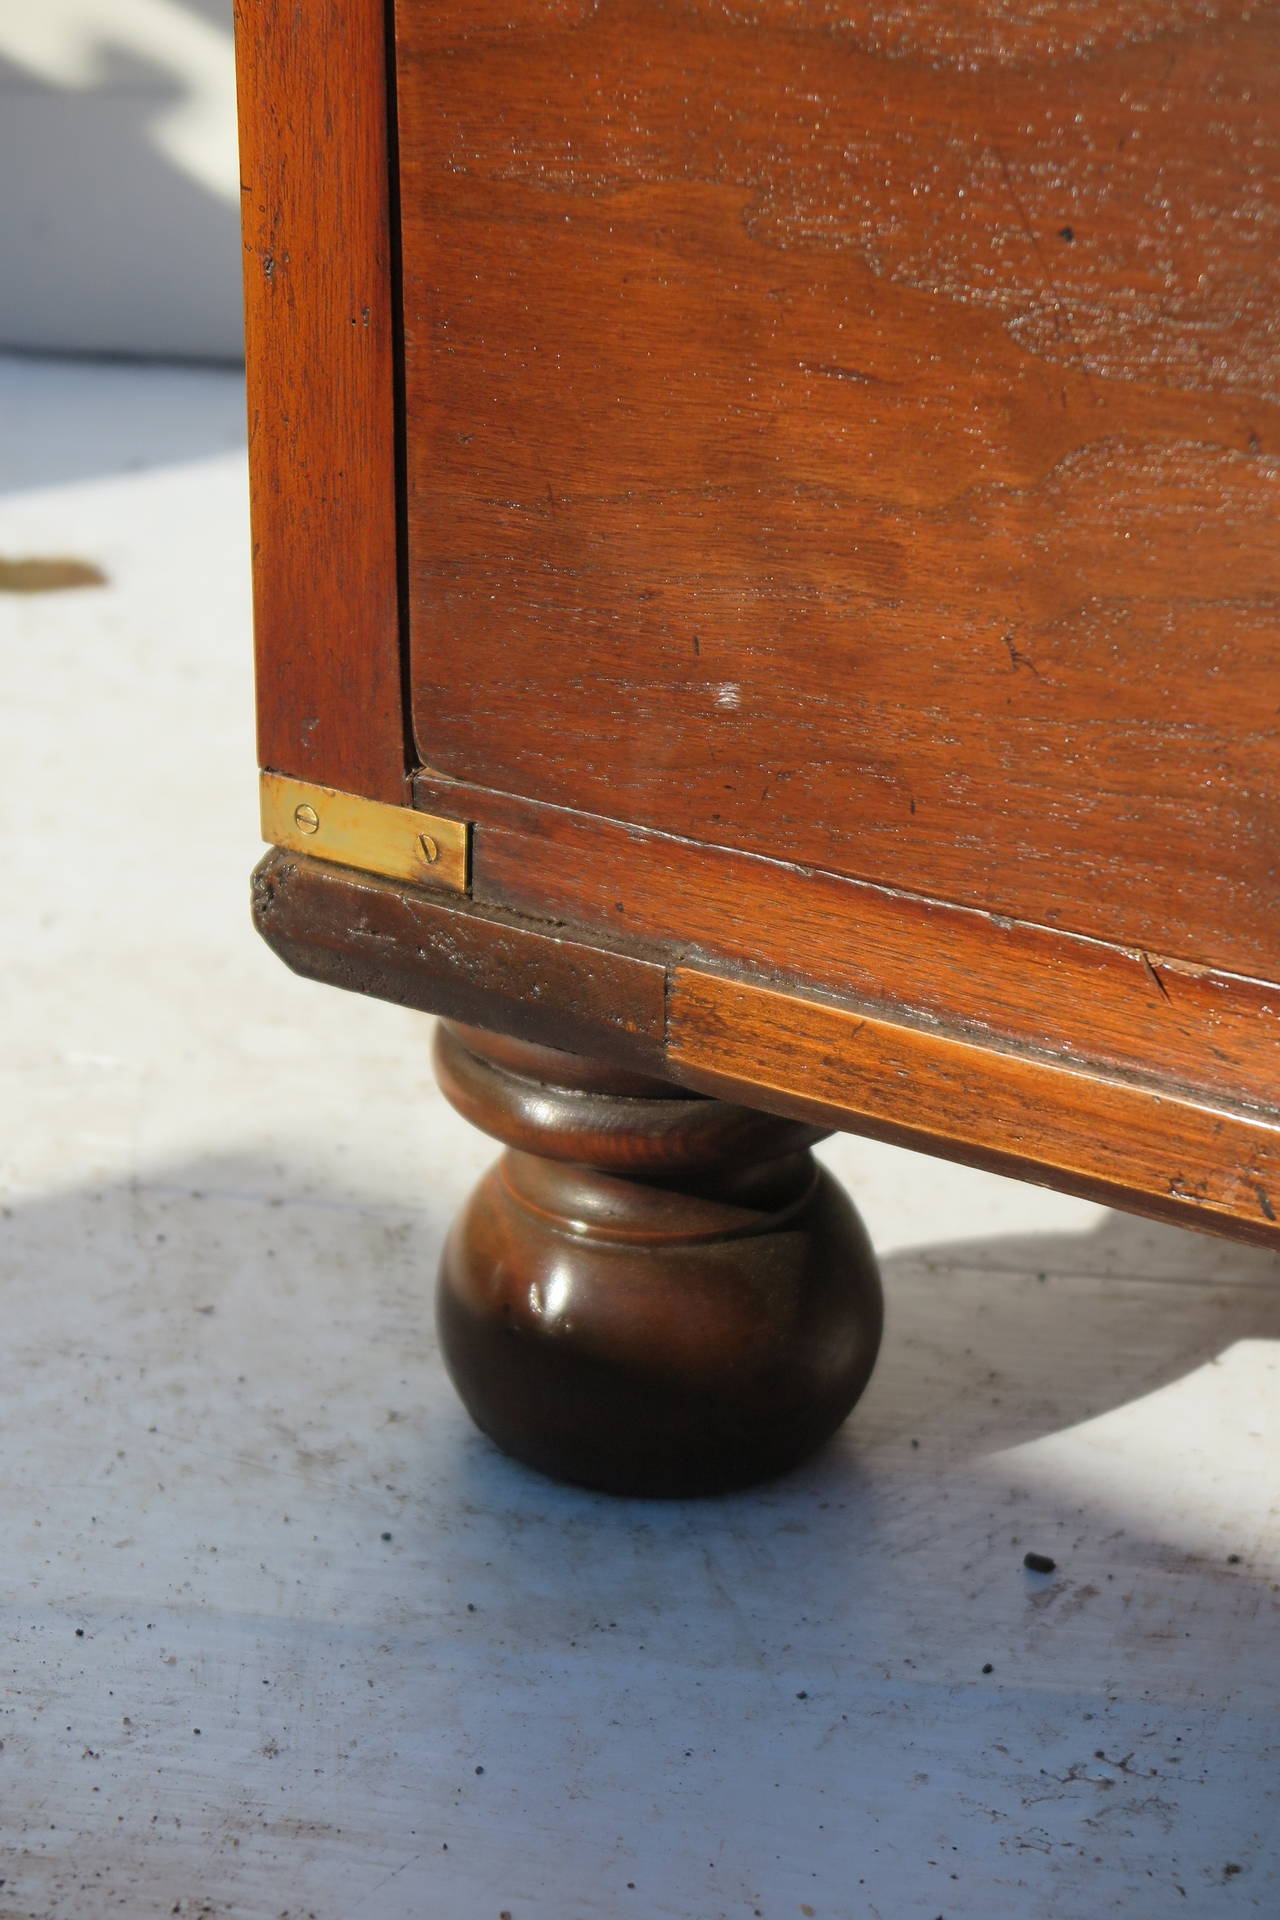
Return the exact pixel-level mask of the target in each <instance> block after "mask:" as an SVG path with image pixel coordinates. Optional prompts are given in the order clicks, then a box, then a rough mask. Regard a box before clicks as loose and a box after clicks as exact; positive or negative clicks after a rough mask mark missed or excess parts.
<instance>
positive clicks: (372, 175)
mask: <svg viewBox="0 0 1280 1920" xmlns="http://www.w3.org/2000/svg"><path fill="white" fill-rule="evenodd" d="M236 53H237V81H238V89H239V101H240V179H241V195H240V204H241V207H242V210H243V212H242V221H243V228H244V257H245V274H244V285H245V359H246V363H247V367H248V380H249V473H250V504H251V509H252V518H253V552H254V566H253V588H254V630H255V638H256V643H257V664H258V752H259V759H260V762H261V764H262V765H263V766H264V767H269V768H271V769H272V770H273V771H275V772H277V773H288V774H293V775H295V776H296V777H297V778H298V779H301V780H314V781H319V782H321V783H322V784H324V785H326V786H330V787H338V788H340V789H341V790H342V791H344V792H347V793H360V794H364V795H365V796H366V797H367V798H369V799H371V800H387V801H392V802H400V801H403V799H404V797H405V787H404V782H405V773H406V766H407V748H406V741H407V738H408V727H407V725H406V721H405V716H404V711H403V702H402V697H401V656H400V638H401V636H400V603H399V582H398V576H397V568H398V564H399V563H398V543H399V529H398V504H397V472H396V458H397V456H396V433H397V425H396V360H395V340H396V332H397V328H398V325H399V312H398V307H397V298H396V289H395V285H394V281H393V276H392V220H391V197H390V164H391V143H390V130H389V121H388V102H387V88H386V68H387V40H386V14H385V7H384V3H383V0H340V4H336V5H329V6H325V7H296V8H295V7H290V6H284V5H280V4H275V3H274V0H271V3H268V0H236Z"/></svg>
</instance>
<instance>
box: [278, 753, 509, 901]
mask: <svg viewBox="0 0 1280 1920" xmlns="http://www.w3.org/2000/svg"><path fill="white" fill-rule="evenodd" d="M470 831H471V830H470V828H469V827H468V826H467V825H466V823H465V821H461V820H442V819H440V818H439V817H438V816H437V815H435V814H432V813H418V812H417V811H416V810H415V809H414V808H413V807H392V806H388V805H387V804H386V803H385V802H384V801H381V800H363V799H361V798H360V796H359V795H358V794H354V793H339V792H338V791H337V790H336V789H335V788H333V787H317V786H313V785H311V784H310V783H308V782H307V781H305V780H290V779H287V778H286V777H285V775H284V774H280V773H264V774H263V775H262V837H263V839H264V840H268V841H270V842H271V844H272V845H273V846H277V847H283V848H284V849H285V851H286V852H289V853H308V854H312V855H314V857H315V858H316V859H317V860H332V861H333V863H334V864H335V866H339V867H359V868H361V869H362V870H363V871H364V872H365V873H377V874H382V875H383V876H384V877H385V878H386V879H388V880H408V881H411V882H413V883H414V884H416V885H418V886H425V887H437V888H442V889H445V890H447V891H448V892H450V893H465V892H466V891H467V886H468V882H469V875H468V853H469V847H470Z"/></svg>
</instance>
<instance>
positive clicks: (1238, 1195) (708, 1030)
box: [667, 968, 1280, 1246]
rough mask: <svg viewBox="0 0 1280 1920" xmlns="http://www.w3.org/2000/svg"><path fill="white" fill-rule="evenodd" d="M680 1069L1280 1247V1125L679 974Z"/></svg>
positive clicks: (723, 1088)
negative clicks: (1279, 1217)
mask: <svg viewBox="0 0 1280 1920" xmlns="http://www.w3.org/2000/svg"><path fill="white" fill-rule="evenodd" d="M668 1007H669V1027H668V1043H667V1045H668V1058H669V1059H670V1061H671V1063H672V1065H673V1067H675V1068H676V1069H677V1070H678V1071H679V1072H680V1075H681V1078H682V1079H683V1080H684V1081H685V1083H686V1084H688V1085H692V1086H697V1087H701V1088H703V1089H704V1090H705V1091H707V1092H709V1093H715V1094H719V1095H720V1096H721V1097H723V1098H732V1097H738V1098H742V1097H744V1091H745V1089H746V1088H747V1087H750V1089H751V1095H752V1097H753V1098H755V1099H763V1100H764V1102H765V1104H768V1105H771V1106H773V1107H775V1108H776V1110H777V1111H779V1112H782V1113H792V1114H795V1115H796V1116H797V1117H799V1118H807V1119H811V1120H814V1121H815V1122H817V1123H819V1124H825V1125H827V1126H831V1127H849V1126H852V1127H853V1128H854V1129H855V1130H856V1131H857V1132H860V1133H870V1134H873V1135H875V1136H877V1137H878V1138H880V1139H884V1140H889V1141H893V1142H895V1143H896V1144H898V1145H901V1146H907V1147H918V1148H922V1149H923V1150H924V1151H926V1152H930V1153H938V1152H941V1153H943V1154H945V1155H946V1156H947V1157H948V1158H949V1159H955V1160H963V1161H968V1162H970V1163H972V1164H974V1165H977V1166H985V1167H991V1168H993V1169H995V1170H996V1171H1000V1172H1006V1173H1012V1174H1016V1175H1017V1176H1019V1177H1020V1178H1023V1179H1027V1178H1030V1179H1032V1180H1039V1181H1042V1182H1043V1183H1044V1184H1046V1185H1051V1186H1055V1187H1061V1188H1063V1189H1065V1190H1066V1191H1068V1192H1073V1193H1079V1194H1082V1195H1084V1196H1085V1197H1086V1198H1091V1199H1096V1200H1102V1201H1108V1202H1113V1203H1118V1204H1119V1205H1121V1206H1124V1207H1128V1208H1130V1209H1131V1210H1133V1211H1135V1212H1145V1213H1149V1214H1151V1215H1153V1216H1154V1217H1156V1218H1159V1219H1165V1220H1174V1221H1177V1222H1178V1223H1179V1224H1181V1225H1183V1226H1196V1227H1205V1228H1209V1229H1212V1230H1216V1231H1222V1230H1226V1231H1229V1232H1230V1233H1232V1234H1233V1235H1234V1236H1235V1237H1237V1238H1240V1239H1249V1240H1256V1241H1258V1242H1261V1243H1263V1244H1266V1245H1270V1246H1276V1245H1280V1232H1278V1231H1277V1227H1276V1217H1277V1213H1280V1122H1278V1121H1277V1119H1276V1117H1275V1116H1274V1115H1272V1116H1269V1117H1261V1116H1258V1115H1254V1114H1247V1113H1243V1112H1239V1111H1235V1112H1233V1111H1231V1110H1229V1109H1226V1108H1224V1107H1214V1106H1211V1105H1209V1104H1206V1103H1204V1102H1201V1101H1196V1100H1191V1099H1188V1098H1186V1097H1185V1096H1183V1095H1179V1094H1178V1093H1176V1092H1174V1091H1171V1090H1170V1091H1159V1090H1156V1089H1153V1088H1151V1087H1142V1086H1136V1085H1132V1084H1128V1083H1126V1082H1123V1081H1110V1082H1103V1081H1100V1080H1098V1079H1096V1078H1094V1077H1092V1076H1088V1075H1085V1074H1082V1073H1079V1072H1078V1071H1075V1070H1074V1069H1072V1068H1069V1067H1065V1066H1063V1065H1062V1064H1061V1063H1060V1062H1057V1061H1051V1060H1044V1059H1040V1060H1036V1059H1031V1058H1027V1057H1025V1056H1024V1057H1015V1056H1012V1055H1008V1054H999V1053H996V1052H994V1051H993V1050H992V1049H991V1048H989V1047H982V1046H975V1045H974V1044H972V1043H971V1042H969V1041H966V1040H964V1039H960V1038H953V1037H948V1036H944V1035H941V1034H937V1033H926V1032H920V1031H913V1030H912V1029H911V1028H909V1027H905V1026H903V1025H901V1024H900V1023H895V1022H892V1021H887V1020H882V1019H877V1018H875V1017H873V1016H867V1015H862V1014H857V1013H854V1012H851V1011H849V1010H848V1009H845V1008H839V1007H831V1006H824V1005H821V1004H820V1003H817V1002H812V1001H811V1002H806V1001H803V1000H800V999H798V998H796V997H795V996H792V995H787V994H782V993H777V992H773V991H770V990H769V989H768V988H764V987H760V986H757V985H755V984H754V983H750V982H745V981H733V980H725V979H719V978H716V977H715V976H714V975H711V974H703V973H700V972H697V971H694V970H691V969H687V968H682V969H679V970H678V971H677V972H676V973H675V975H674V977H673V979H672V982H671V990H670V994H669V998H668Z"/></svg>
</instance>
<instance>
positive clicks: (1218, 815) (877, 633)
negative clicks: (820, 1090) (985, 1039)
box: [398, 0, 1280, 1010]
mask: <svg viewBox="0 0 1280 1920" xmlns="http://www.w3.org/2000/svg"><path fill="white" fill-rule="evenodd" d="M1024 13H1025V15H1026V16H1027V17H1025V18H1023V17H1021V16H1022V15H1023V14H1024ZM398 31H399V56H398V58H399V70H400V76H401V80H400V94H401V97H400V125H401V142H402V157H403V166H402V189H403V208H404V229H403V232H404V262H405V330H406V383H407V399H408V421H409V441H408V459H409V477H410V502H409V536H410V546H411V566H412V573H411V581H412V608H413V623H414V624H413V683H414V694H413V703H414V723H415V727H416V732H417V739H418V745H419V749H420V753H421V756H422V758H423V760H424V761H425V762H426V763H427V764H428V765H429V766H431V767H433V768H435V769H437V770H439V771H442V772H444V773H446V774H448V775H451V776H453V777H455V778H459V779H466V780H469V781H473V782H475V783H477V784H479V785H483V786H487V787H490V788H495V789H504V790H507V791H510V792H513V793H520V794H523V795H526V796H528V797H529V798H531V799H534V800H541V801H546V802H552V803H555V804H557V805H562V806H565V807H569V808H573V809H578V810H581V811H585V812H590V813H593V814H597V815H602V816H608V817H609V818H612V819H614V820H620V821H626V822H629V823H631V824H633V825H638V826H641V827H649V828H657V829H662V830H665V831H666V832H668V833H670V834H673V835H676V836H679V837H681V838H682V839H686V840H689V841H694V842H703V843H708V844H715V845H718V846H722V847H726V848H730V849H736V850H739V851H744V852H747V853H753V854H755V853H761V852H767V853H768V854H770V855H771V856H772V857H776V858H777V859H779V860H780V861H784V862H792V863H797V864H799V865H801V866H804V867H809V868H817V869H822V870H825V871H827V872H830V873H835V874H839V875H844V876H852V877H856V878H861V879H864V880H870V881H875V882H878V883H881V884H884V885H888V886H892V887H897V888H902V889H906V890H908V891H910V892H912V893H916V894H921V895H927V896H930V897H933V898H937V899H940V900H944V901H951V902H955V903H959V904H963V905H969V906H975V907H979V908H983V909H987V910H990V911H993V912H997V913H1000V914H1003V915H1008V916H1015V917H1017V918H1019V919H1022V920H1026V921H1032V922H1036V923H1039V924H1042V925H1043V926H1046V927H1049V928H1059V929H1065V930H1069V931H1072V932H1076V933H1082V934H1088V935H1093V936H1097V937H1098V938H1100V939H1104V940H1108V941H1111V942H1113V943H1116V944H1118V945H1121V946H1124V947H1127V948H1132V949H1136V950H1143V951H1154V952H1156V953H1159V954H1165V955H1170V956H1173V957H1175V958H1177V959H1179V960H1181V961H1184V962H1190V963H1196V964H1204V965H1212V966H1216V967H1219V968H1224V969H1228V970H1235V971H1238V972H1243V973H1252V974H1260V975H1262V976H1264V977H1265V976H1266V975H1267V974H1268V973H1274V972H1275V971H1276V970H1277V967H1278V966H1280V954H1278V953H1277V940H1276V933H1275V908H1274V897H1275V865H1276V859H1275V844H1276V818H1277V800H1278V797H1280V758H1278V753H1280V749H1278V748H1277V739H1276V729H1275V714H1276V705H1277V702H1276V686H1275V674H1274V654H1275V647H1274V630H1275V615H1276V605H1277V598H1276V596H1277V593H1278V591H1280V560H1278V557H1277V555H1278V548H1277V542H1276V533H1277V526H1278V520H1280V410H1278V409H1277V399H1276V395H1277V379H1276V374H1277V337H1278V335H1277V328H1276V326H1275V319H1274V316H1275V312H1276V310H1277V302H1278V299H1280V248H1278V247H1277V229H1278V227H1280V195H1277V192H1276V188H1275V180H1276V175H1277V161H1278V160H1280V111H1278V107H1280V12H1278V11H1277V9H1275V8H1274V7H1258V6H1256V5H1251V4H1244V3H1243V0H1240V3H1239V4H1233V3H1232V0H1226V3H1225V4H1224V3H1220V0H1213V4H1210V0H1160V3H1159V4H1157V0H1128V4H1116V5H1113V6H1109V7H1106V8H1104V7H1102V6H1101V5H1097V4H1088V5H1086V4H1083V3H1082V0H1044V4H1041V5H1038V6H1035V7H1033V8H1021V9H1020V8H1018V7H1016V6H1014V5H1013V4H1011V3H1003V0H1002V3H1001V4H994V5H986V6H978V5H976V4H972V3H969V4H960V0H932V3H930V4H912V5H906V4H875V5H873V4H870V3H869V0H868V3H866V4H860V3H859V0H840V4H839V5H838V6H837V5H836V4H835V0H830V3H829V4H828V0H805V4H800V0H736V3H735V4H734V5H733V6H730V7H726V6H724V5H721V4H719V3H718V0H716V3H714V4H713V0H680V4H678V5H677V4H675V0H671V3H670V4H664V0H602V4H599V5H595V4H591V5H589V4H586V0H483V3H480V0H441V4H437V5H432V6H426V5H417V4H404V5H402V6H401V7H400V8H399V10H398ZM854 932H855V928H854V926H853V925H851V926H850V927H849V929H848V933H849V937H850V939H852V937H853V934H854ZM975 1010H976V1009H975Z"/></svg>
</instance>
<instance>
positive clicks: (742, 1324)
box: [436, 1024, 882, 1495]
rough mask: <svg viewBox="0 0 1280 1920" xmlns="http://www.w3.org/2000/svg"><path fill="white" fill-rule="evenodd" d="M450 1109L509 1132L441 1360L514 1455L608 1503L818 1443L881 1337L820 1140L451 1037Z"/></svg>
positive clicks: (466, 1224) (485, 1042)
mask: <svg viewBox="0 0 1280 1920" xmlns="http://www.w3.org/2000/svg"><path fill="white" fill-rule="evenodd" d="M436 1067H437V1072H438V1074H439V1077H440V1082H441V1085H442V1087H443V1089H444V1091H445V1093H446V1094H447V1096H448V1098H449V1099H450V1101H451V1102H452V1103H453V1105H454V1106H455V1107H456V1108H457V1109H458V1111H459V1112H460V1113H462V1114H463V1115H465V1117H466V1118H467V1119H468V1120H471V1121H472V1122H474V1124H475V1125H477V1126H479V1127H481V1128H483V1129H484V1131H485V1132H487V1133H491V1134H493V1135H495V1136H496V1137H497V1138H498V1139H500V1140H502V1141H504V1142H505V1143H506V1146H507V1152H506V1153H505V1154H504V1155H503V1157H502V1159H501V1160H500V1161H499V1162H498V1163H497V1165H496V1166H495V1167H494V1168H493V1169H492V1170H491V1171H490V1172H489V1173H488V1174H487V1175H486V1176H485V1178H484V1179H483V1180H482V1182H481V1183H480V1186H479V1187H478V1188H477V1190H476V1192H475V1194H474V1195H473V1196H472V1198H471V1200H470V1202H469V1203H468V1205H467V1207H466V1209H465V1211H464V1212H463V1214H462V1216H461V1217H460V1219H459V1220H458V1222H457V1225H456V1226H455V1228H454V1230H453V1232H452V1234H451V1236H450V1238H449V1241H448V1244H447V1246H446V1248H445V1253H444V1257H443V1261H442V1264H441V1273H440V1288H439V1295H438V1320H439V1329H440V1338H441V1344H442V1347H443V1351H444V1356H445V1360H446V1363H447V1365H448V1367H449V1371H450V1373H451V1375H452V1377H453V1380H454V1383H455V1385H456V1386H457V1389H458V1391H459V1393H460V1394H461V1396H462V1399H463V1401H464V1402H465V1403H466V1406H467V1408H468V1410H469V1411H470V1413H471V1415H472V1417H473V1418H474V1419H475V1421H476V1423H477V1424H478V1425H479V1426H480V1427H481V1428H482V1429H483V1430H484V1431H485V1432H486V1433H487V1434H489V1436H490V1437H491V1438H492V1439H493V1440H495V1441H496V1442H497V1444H498V1445H499V1446H500V1447H502V1448H504V1449H505V1451H506V1452H508V1453H511V1454H514V1455H515V1456H516V1457H517V1458H518V1459H520V1460H524V1461H526V1462H527V1463H528V1464H530V1465H531V1466H534V1467H537V1468H540V1469H541V1470H542V1471H543V1472H546V1473H550V1474H553V1475H554V1476H556V1477H557V1478H559V1479H564V1480H570V1481H576V1482H578V1483H580V1484H582V1485H585V1486H591V1487H597V1488H601V1489H604V1490H607V1491H609V1492H612V1493H628V1494H640V1495H692V1494H707V1493H716V1492H722V1491H725V1490H727V1489H729V1488H732V1487H735V1486H744V1485H748V1484H750V1483H751V1482H753V1481H757V1480H761V1479H763V1478H765V1477H767V1476H769V1475H771V1474H776V1473H779V1472H782V1471H783V1470H784V1469H786V1468H788V1467H790V1466H793V1465H795V1464H796V1463H797V1462H798V1461H800V1460H802V1459H803V1458H804V1457H805V1456H806V1455H807V1454H809V1453H811V1452H812V1451H813V1450H814V1449H815V1448H817V1447H819V1446H820V1445H821V1444H822V1443H823V1442H824V1441H825V1440H827V1439H828V1438H829V1437H830V1435H831V1434H832V1433H834V1432H835V1430H836V1428H837V1427H838V1426H839V1425H840V1423H841V1421H842V1420H843V1419H844V1418H845V1416H846V1415H847V1414H848V1412H849V1410H850V1409H851V1407H852V1406H853V1405H854V1402H855V1401H856V1400H857V1399H858V1396H859V1395H860V1394H861V1392H862V1390H863V1388H864V1386H865V1385H866V1383H867V1380H868V1378H869V1377H870V1374H871V1369H872V1366H873V1364H874V1362H875V1357H876V1352H877V1349H878V1347H879V1344H880V1331H881V1320H882V1306H881V1294H880V1281H879V1277H878V1274H877V1270H876V1264H875V1259H874V1257H873V1255H872V1252H871V1247H870V1244H869V1242H868V1240H867V1236H866V1232H865V1230H864V1228H863V1226H862V1223H861V1221H860V1219H859V1218H858V1215H857V1213H856V1212H855V1210H854V1208H853V1206H852V1205H851V1204H850V1202H849V1200H848V1199H847V1198H846V1197H845V1195H844V1193H843V1192H842V1191H841V1189H840V1188H839V1186H838V1185H837V1184H836V1182H835V1181H834V1180H833V1179H832V1178H831V1176H830V1175H829V1174H828V1173H826V1171H825V1170H823V1169H821V1168H819V1167H818V1165H817V1163H816V1162H815V1160H814V1158H813V1155H812V1154H811V1153H810V1151H809V1148H810V1147H811V1146H812V1144H813V1142H814V1141H815V1140H817V1139H820V1138H821V1137H822V1130H820V1129H818V1128H816V1127H813V1126H810V1125H807V1124H805V1123H803V1122H799V1121H794V1120H786V1119H780V1118H777V1117H775V1116H771V1115H767V1114H763V1113H758V1112H756V1111H755V1110H754V1109H752V1108H749V1107H744V1106H737V1105H732V1104H729V1103H728V1102H725V1101H721V1100H713V1099H705V1098H700V1097H699V1096H697V1095H691V1094H689V1093H686V1092H682V1091H681V1090H680V1089H678V1088H676V1087H673V1086H671V1085H669V1084H668V1083H666V1082H664V1081H662V1080H658V1079H654V1078H651V1077H649V1076H647V1075H643V1074H639V1073H633V1072H628V1071H626V1070H623V1069H619V1068H616V1067H609V1066H606V1065H602V1064H597V1063H595V1062H593V1061H590V1060H586V1059H583V1058H582V1057H580V1056H577V1055H574V1054H570V1053H564V1052H561V1051H559V1050H557V1049H552V1048H548V1047H540V1046H536V1045H532V1044H530V1043H528V1042H523V1041H515V1040H509V1039H505V1038H500V1037H499V1036H497V1035H496V1034H492V1033H483V1032H481V1031H479V1030H478V1029H476V1028H471V1027H464V1026H451V1025H447V1024H445V1025H442V1026H441V1027H440V1029H439V1031H438V1038H437V1049H436Z"/></svg>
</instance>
